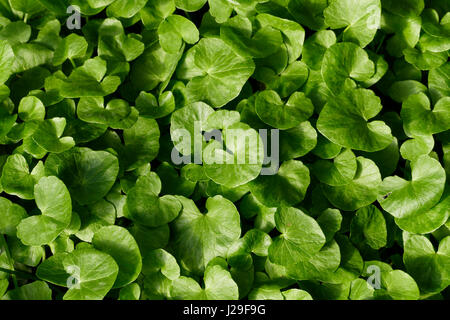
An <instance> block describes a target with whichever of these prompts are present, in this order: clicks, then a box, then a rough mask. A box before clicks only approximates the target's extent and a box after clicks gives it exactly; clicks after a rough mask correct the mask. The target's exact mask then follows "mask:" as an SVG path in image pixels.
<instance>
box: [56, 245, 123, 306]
mask: <svg viewBox="0 0 450 320" xmlns="http://www.w3.org/2000/svg"><path fill="white" fill-rule="evenodd" d="M62 265H63V268H64V270H65V272H66V273H67V275H68V276H69V277H68V278H67V284H66V286H68V287H69V290H68V291H67V292H66V294H65V295H64V297H63V299H64V300H102V299H103V298H104V297H105V295H106V294H107V293H108V292H109V290H110V289H111V288H112V287H113V285H114V282H115V280H116V278H117V274H118V272H119V267H118V266H117V263H116V262H115V261H114V259H113V258H112V257H111V256H110V255H108V254H106V253H104V252H101V251H98V250H95V249H77V250H75V251H73V252H72V253H70V254H68V255H66V256H65V257H64V259H63V260H62Z"/></svg>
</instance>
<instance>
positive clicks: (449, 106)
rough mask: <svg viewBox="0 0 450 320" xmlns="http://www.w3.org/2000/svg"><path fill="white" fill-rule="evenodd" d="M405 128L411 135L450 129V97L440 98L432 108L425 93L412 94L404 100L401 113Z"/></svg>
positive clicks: (430, 133)
mask: <svg viewBox="0 0 450 320" xmlns="http://www.w3.org/2000/svg"><path fill="white" fill-rule="evenodd" d="M400 115H401V117H402V120H403V128H404V129H405V133H406V134H407V135H409V136H412V137H415V136H426V135H432V134H435V133H440V132H443V131H447V130H449V129H450V98H449V97H445V98H442V99H440V100H439V101H438V102H437V103H436V104H435V106H434V108H433V110H431V106H430V100H429V99H428V97H427V96H426V95H425V94H424V93H419V94H416V95H411V96H409V97H408V99H406V100H405V101H404V102H403V105H402V111H401V113H400Z"/></svg>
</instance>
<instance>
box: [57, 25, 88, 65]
mask: <svg viewBox="0 0 450 320" xmlns="http://www.w3.org/2000/svg"><path fill="white" fill-rule="evenodd" d="M87 50H88V43H87V41H86V40H85V39H84V38H83V37H81V36H79V35H76V34H74V33H72V34H70V35H68V36H67V37H66V38H64V39H62V40H61V41H60V42H59V43H58V46H57V47H56V49H55V54H54V56H53V65H55V66H59V65H61V64H63V63H64V62H65V61H66V60H67V59H69V60H70V61H73V59H79V58H83V57H84V56H85V55H86V53H87Z"/></svg>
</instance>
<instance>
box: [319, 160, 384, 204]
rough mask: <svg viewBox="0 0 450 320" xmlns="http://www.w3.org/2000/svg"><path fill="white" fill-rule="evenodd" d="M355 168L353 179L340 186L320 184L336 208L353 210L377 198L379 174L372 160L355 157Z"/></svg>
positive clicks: (379, 181) (379, 182) (379, 183)
mask: <svg viewBox="0 0 450 320" xmlns="http://www.w3.org/2000/svg"><path fill="white" fill-rule="evenodd" d="M356 161H357V169H356V174H355V176H354V177H353V180H352V181H351V182H349V183H348V184H345V185H342V186H336V187H333V186H328V185H325V184H321V187H322V190H323V193H324V195H325V196H326V198H327V199H328V200H329V201H330V202H331V203H332V204H333V205H334V206H336V207H337V208H339V209H342V210H345V211H353V210H357V209H359V208H362V207H365V206H367V205H369V204H371V203H372V202H374V201H375V200H376V199H377V196H378V194H379V191H378V189H379V187H380V185H381V175H380V172H379V170H378V167H377V166H376V165H375V163H374V162H373V161H372V160H369V159H366V158H363V157H357V158H356Z"/></svg>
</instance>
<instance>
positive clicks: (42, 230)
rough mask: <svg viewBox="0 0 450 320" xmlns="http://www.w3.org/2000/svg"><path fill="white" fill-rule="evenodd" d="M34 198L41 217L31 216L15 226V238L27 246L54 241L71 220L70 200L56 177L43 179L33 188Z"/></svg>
mask: <svg viewBox="0 0 450 320" xmlns="http://www.w3.org/2000/svg"><path fill="white" fill-rule="evenodd" d="M34 198H35V201H36V205H37V207H38V208H39V210H41V213H42V215H36V216H31V217H29V218H26V219H24V220H22V221H21V222H20V224H19V225H18V226H17V237H18V238H19V239H20V240H21V241H22V242H23V243H24V244H26V245H28V246H41V245H44V244H49V243H51V242H52V241H53V240H55V239H56V238H57V237H58V236H59V235H60V234H61V232H63V231H64V229H66V228H67V227H68V226H69V224H70V222H71V220H72V200H71V198H70V193H69V191H68V190H67V188H66V186H65V185H64V183H63V182H62V181H61V180H59V179H58V178H57V177H53V176H52V177H43V178H41V179H40V180H39V181H38V183H37V184H36V185H35V186H34Z"/></svg>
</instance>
